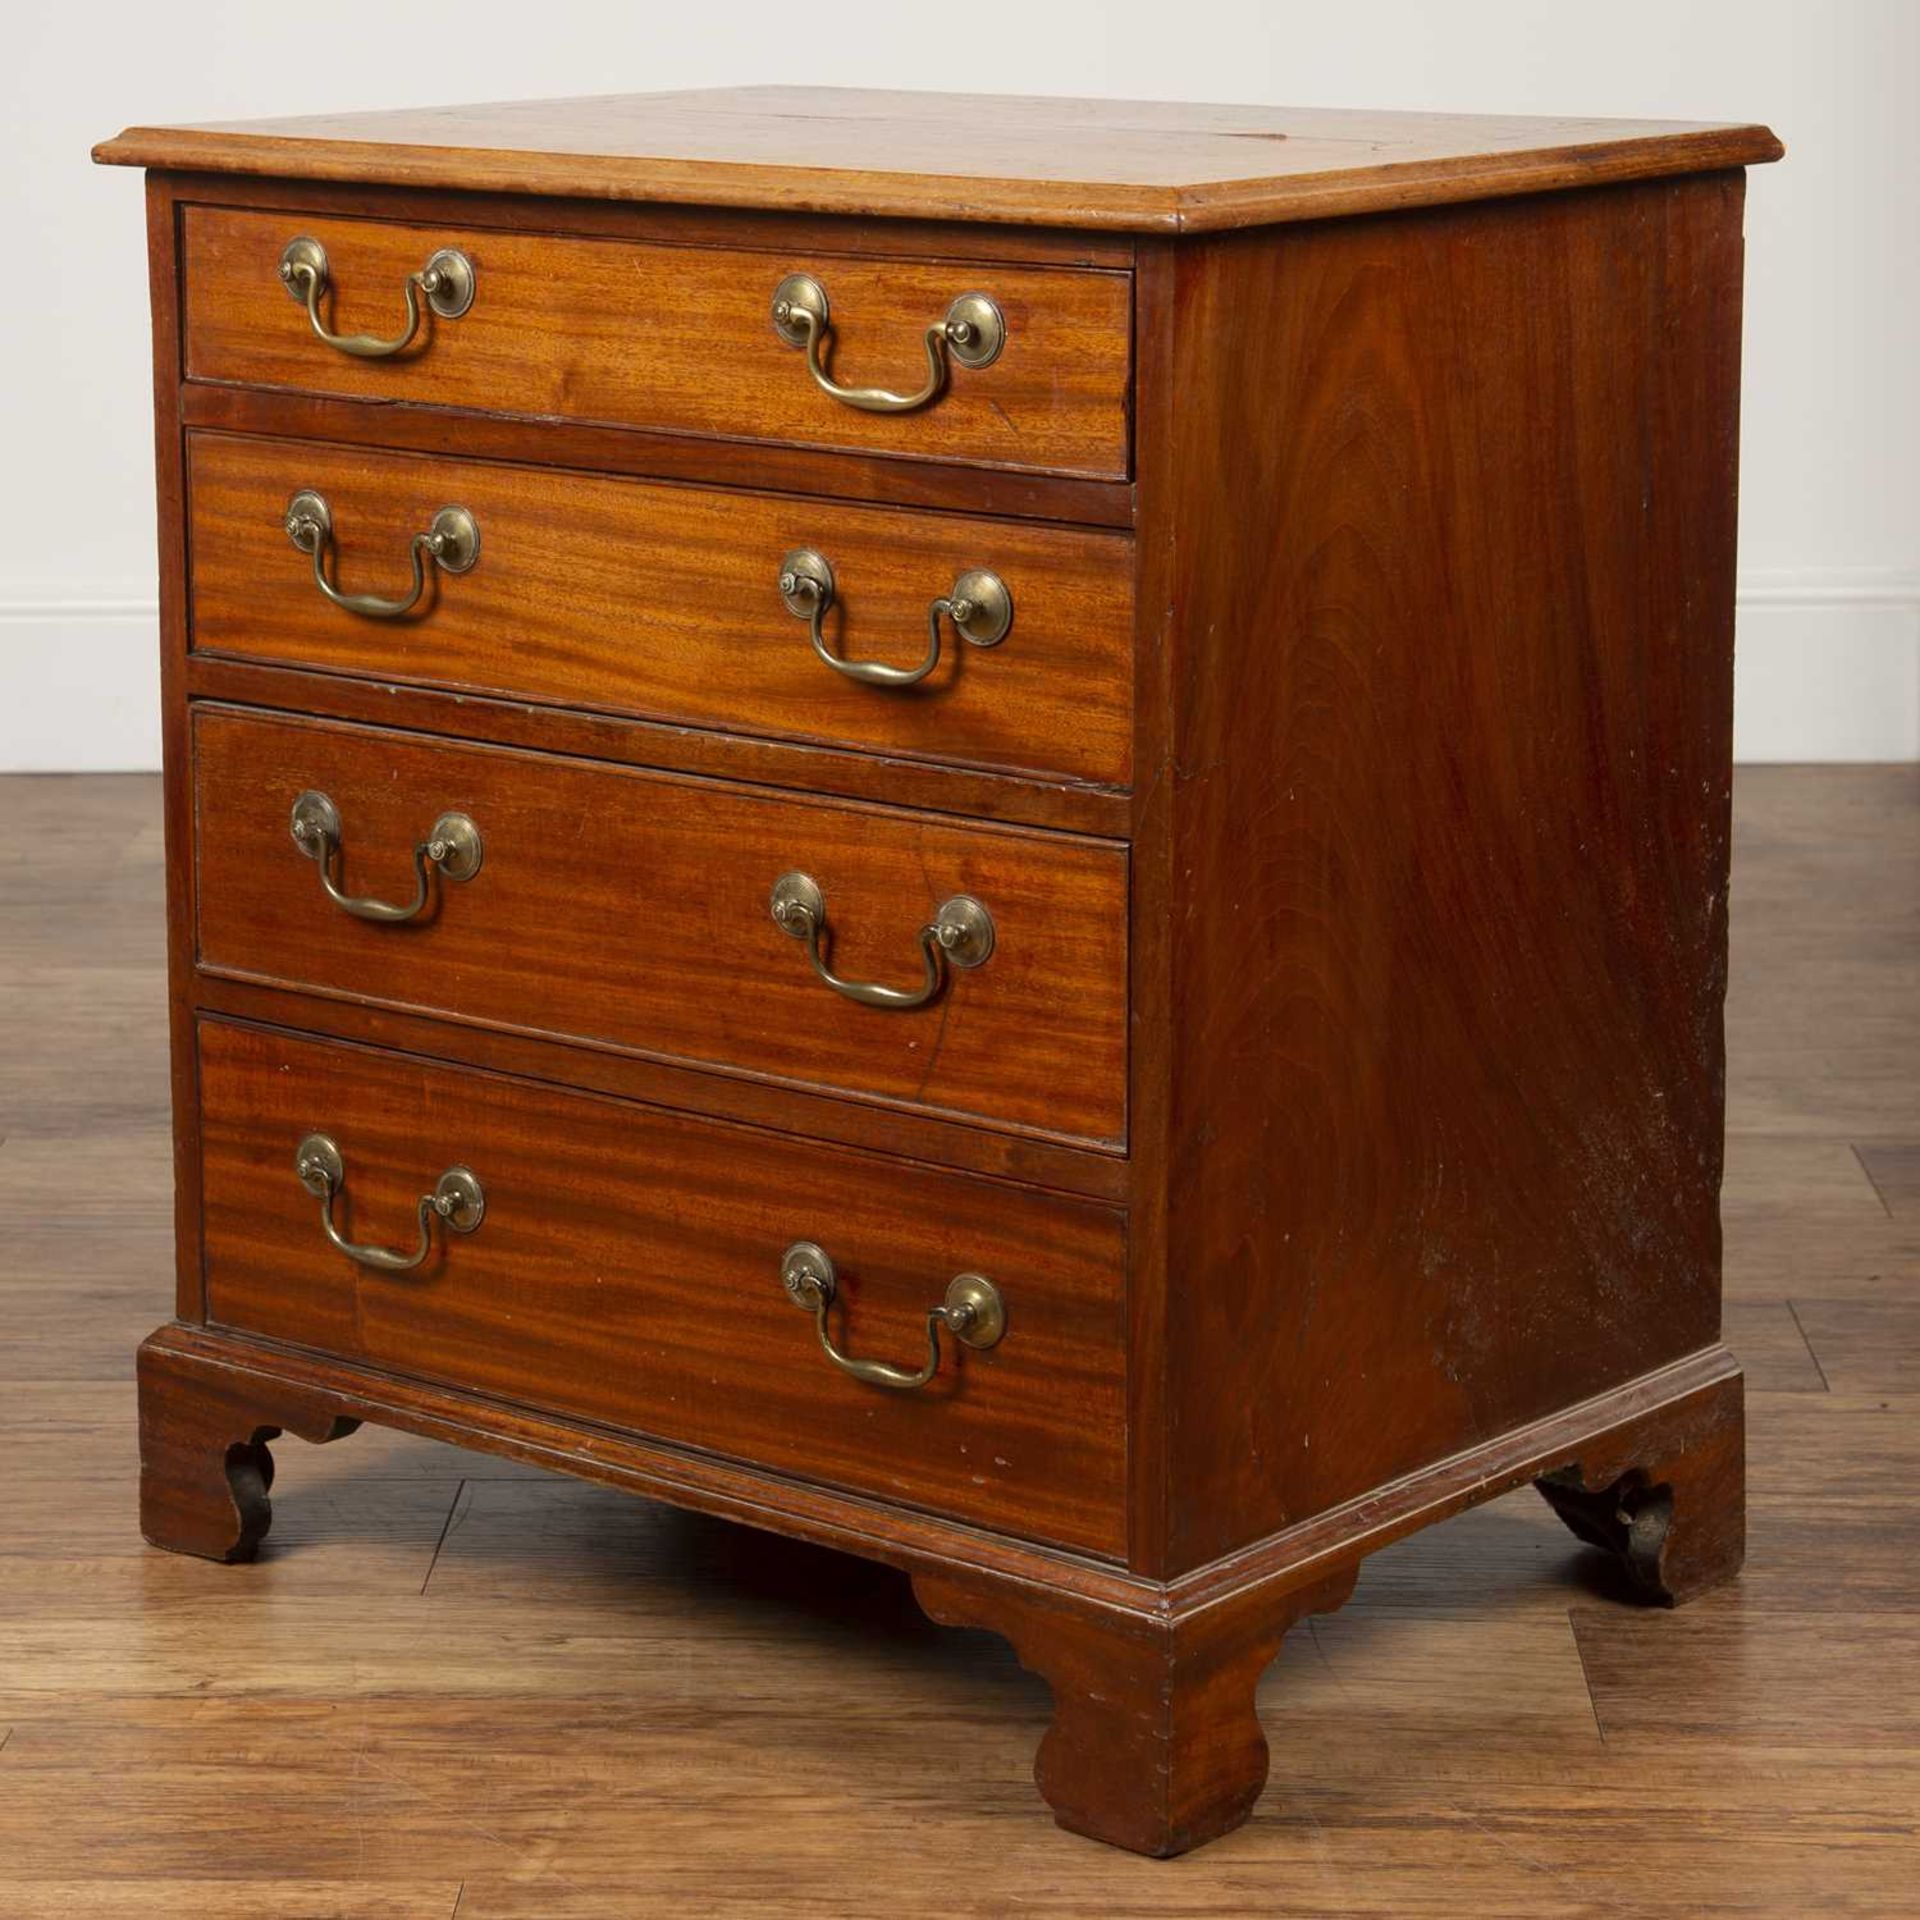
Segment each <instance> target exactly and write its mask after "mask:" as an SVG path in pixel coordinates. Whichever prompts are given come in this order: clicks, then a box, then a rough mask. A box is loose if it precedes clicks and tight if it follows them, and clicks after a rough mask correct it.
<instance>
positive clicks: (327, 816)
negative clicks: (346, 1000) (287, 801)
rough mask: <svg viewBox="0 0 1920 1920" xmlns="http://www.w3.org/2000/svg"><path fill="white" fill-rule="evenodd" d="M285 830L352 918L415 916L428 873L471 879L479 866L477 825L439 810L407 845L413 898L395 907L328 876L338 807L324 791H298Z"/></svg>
mask: <svg viewBox="0 0 1920 1920" xmlns="http://www.w3.org/2000/svg"><path fill="white" fill-rule="evenodd" d="M287 830H288V832H290V833H291V834H292V835H293V844H294V845H295V846H296V847H298V848H299V849H300V851H301V852H302V853H304V854H305V855H306V856H307V858H308V859H309V860H311V861H312V862H313V863H314V865H315V866H317V867H318V868H319V869H320V885H321V887H322V889H323V890H324V891H325V893H326V896H327V898H328V899H329V900H331V901H332V902H333V904H334V905H335V906H336V907H338V908H339V909H340V910H341V912H343V913H350V914H352V915H353V917H354V918H355V919H356V920H379V921H383V922H386V923H388V924H391V923H393V922H396V921H401V920H417V919H418V918H419V917H420V916H421V915H422V914H423V913H425V912H426V910H427V901H428V900H429V898H430V897H431V895H432V887H431V880H432V876H433V875H434V874H436V873H438V874H439V875H440V876H441V877H442V878H443V879H446V880H471V879H472V878H473V876H474V875H475V874H476V873H478V872H479V871H480V862H481V860H482V859H483V858H484V857H485V854H486V847H485V844H484V843H483V842H482V840H481V838H480V829H479V828H478V827H476V826H475V825H474V824H473V822H472V821H471V820H470V819H469V818H468V817H467V816H466V815H465V814H464V813H443V814H442V815H441V816H440V818H439V819H438V820H436V821H435V822H434V823H433V825H432V826H431V827H430V828H429V829H428V830H427V837H426V838H425V839H424V840H422V841H421V842H420V844H419V845H418V846H416V847H415V848H414V850H413V869H414V880H415V885H414V892H413V898H412V899H411V900H409V901H408V902H407V903H406V905H405V906H395V905H393V904H392V903H391V902H389V901H385V900H369V899H366V898H364V897H361V896H358V895H355V894H350V893H345V892H342V891H341V889H340V887H339V885H338V884H337V882H336V881H335V880H334V877H333V869H334V865H335V863H336V862H337V861H338V860H339V857H340V838H341V826H340V809H339V808H338V807H336V806H335V805H334V804H333V802H332V800H331V799H329V798H328V796H327V795H326V794H324V793H318V792H315V791H314V790H313V789H311V788H309V789H308V790H307V791H306V792H305V793H303V794H301V795H300V797H299V798H298V799H297V800H295V801H294V803H293V816H292V818H291V819H290V820H289V821H288V823H287Z"/></svg>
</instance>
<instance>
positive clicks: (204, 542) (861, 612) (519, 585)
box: [188, 434, 1133, 785]
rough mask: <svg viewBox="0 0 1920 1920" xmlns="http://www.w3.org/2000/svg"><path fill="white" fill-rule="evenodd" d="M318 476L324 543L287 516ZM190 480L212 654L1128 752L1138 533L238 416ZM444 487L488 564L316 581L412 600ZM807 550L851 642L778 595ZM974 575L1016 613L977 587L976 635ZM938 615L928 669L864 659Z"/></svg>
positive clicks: (1022, 748) (1057, 759)
mask: <svg viewBox="0 0 1920 1920" xmlns="http://www.w3.org/2000/svg"><path fill="white" fill-rule="evenodd" d="M306 495H311V496H314V497H317V498H318V499H319V500H321V501H323V502H324V503H325V516H326V524H327V526H328V527H329V532H328V534H327V536H326V538H325V541H324V544H323V549H322V551H321V552H320V553H319V554H318V555H317V556H315V555H314V554H312V553H311V551H310V550H309V551H303V550H302V549H301V548H300V547H298V546H296V545H295V544H294V542H293V540H292V539H291V538H290V537H289V533H288V524H289V518H290V515H289V503H290V502H292V501H293V500H295V499H296V498H298V497H301V496H306ZM188 502H189V524H190V529H191V534H192V554H193V644H194V646H195V648H196V649H197V650H200V651H203V652H209V653H217V654H223V655H229V656H233V657H236V658H240V659H249V660H265V661H271V662H274V663H275V664H279V665H287V666H299V667H307V668H318V669H320V670H322V671H327V672H337V673H349V674H357V675H361V676H365V677H370V678H373V679H377V680H382V681H409V682H412V683H414V684H416V685H422V686H440V687H452V688H458V689H471V690H474V691H477V692H484V693H500V694H505V695H509V696H517V697H522V698H528V699H533V700H539V701H546V702H552V703H554V704H557V705H565V706H578V707H589V708H594V709H597V710H600V711H603V712H613V713H631V714H641V715H645V716H646V717H648V718H650V719H659V720H667V721H678V722H683V723H690V724H692V725H694V726H698V727H714V728H721V729H725V730H727V731H731V732H739V733H749V734H759V735H763V736H767V737H786V738H797V739H806V740H818V741H823V742H829V743H831V744H833V745H836V746H847V747H853V748H858V749H864V750H867V751H872V752H883V753H904V754H912V755H915V756H917V757H922V758H926V759H930V760H944V761H951V762H955V763H957V764H962V765H968V766H979V767H993V768H1004V769H1009V770H1013V771H1033V772H1039V773H1046V774H1057V775H1060V776H1062V777H1064V778H1067V779H1072V780H1087V781H1097V782H1100V783H1103V784H1108V785H1121V784H1124V783H1125V781H1126V780H1127V777H1128V775H1129V772H1130V770H1131V745H1130V738H1131V727H1132V719H1133V708H1132V688H1133V548H1132V541H1131V539H1130V538H1129V537H1128V536H1126V535H1124V534H1116V533H1097V532H1092V531H1087V530H1081V529H1066V528H1058V527H1039V526H1032V525H1025V524H1022V523H1020V522H1018V521H1007V520H978V519H973V518H968V517H962V516H960V515H955V514H936V513H906V512H900V511H897V510H891V509H887V508H875V507H850V506H844V505H840V504H837V503H835V502H832V501H826V500H812V499H799V498H792V497H787V496H782V495H768V494H752V493H729V492H721V491H718V490H715V489H709V488H701V487H684V486H667V485H661V484H658V483H651V482H646V481H639V480H627V479H618V478H614V477H611V476H608V475H599V474H584V473H566V472H556V471H548V470H544V469H539V468H531V467H515V466H504V465H500V464H497V463H493V462H480V461H472V460H445V459H440V458H436V457H428V456H422V455H410V454H399V453H383V452H379V451H374V450H366V449H361V448H353V447H331V446H317V445H313V444H310V443H307V442H300V441H290V440H255V439H243V438H235V437H231V436H228V435H224V434H196V435H194V436H193V437H192V439H191V442H190V446H189V455H188ZM449 505H457V506H458V507H459V508H461V509H462V510H463V511H465V512H467V513H469V514H470V515H471V516H472V523H473V525H474V526H475V527H476V528H477V529H478V545H477V552H476V554H475V555H474V556H473V559H472V564H471V566H470V567H467V568H466V569H465V570H463V571H460V572H458V573H451V572H447V571H446V570H444V569H443V568H441V567H439V566H437V565H429V566H427V567H425V568H424V569H423V571H422V574H421V592H420V596H419V599H418V601H417V602H416V603H415V604H414V605H413V606H411V607H409V608H407V609H406V610H405V611H404V612H396V611H395V610H394V605H390V606H389V608H388V609H387V610H384V611H371V612H369V611H359V612H356V611H353V610H351V609H349V608H346V607H342V606H340V605H337V604H335V603H334V602H333V601H331V600H330V599H329V598H328V597H327V592H326V588H324V587H323V586H322V585H321V584H320V583H319V582H318V581H316V579H315V578H314V571H315V560H316V558H317V560H318V562H319V568H320V571H321V573H322V575H323V576H324V578H325V580H326V582H327V584H328V585H329V586H331V587H332V588H333V590H334V591H335V592H337V593H342V594H345V595H348V596H350V597H353V596H366V595H372V596H374V597H376V598H379V599H384V600H386V601H388V602H389V603H394V604H395V605H398V604H401V603H404V602H405V601H406V600H407V598H408V596H409V593H410V591H411V587H412V570H411V567H410V559H411V550H410V543H411V542H412V540H413V539H414V537H415V536H416V535H422V534H425V533H427V532H429V531H430V530H431V528H432V525H433V522H434V518H435V515H436V514H437V513H439V512H440V510H441V509H443V508H445V507H447V506H449ZM799 549H807V550H812V551H815V552H817V553H818V554H819V555H821V556H822V557H823V558H824V559H825V561H826V563H827V567H828V569H829V572H830V578H831V581H832V588H833V591H832V595H831V598H830V600H829V602H828V604H827V605H826V607H825V608H824V610H823V612H822V616H821V619H820V622H819V627H820V638H821V646H822V647H823V648H824V649H825V651H826V653H827V654H828V655H829V657H830V660H831V661H832V662H835V663H837V664H829V661H828V660H823V659H821V658H820V657H819V654H818V653H817V652H816V651H815V648H814V644H813V641H812V638H811V629H812V625H813V622H812V618H811V613H812V600H811V597H810V595H809V592H808V591H807V589H805V588H796V589H795V590H794V591H793V592H792V593H791V594H790V595H787V596H783V594H782V592H781V580H782V576H783V570H784V569H785V568H786V566H787V561H788V556H789V555H790V554H792V553H793V552H794V551H795V550H799ZM458 557H460V556H457V557H456V558H458ZM982 573H986V574H991V575H992V576H993V577H994V578H995V579H997V580H998V581H999V582H1000V583H1001V585H1002V586H1003V587H1004V589H1005V591H1006V596H1007V601H1008V604H1009V605H1010V608H1011V621H1010V624H1006V625H1005V629H1004V631H1003V632H1000V631H997V629H998V628H999V627H1000V625H1001V622H1000V621H999V620H997V619H996V618H994V612H995V610H994V609H993V608H992V607H991V606H989V605H987V604H986V601H985V599H984V598H983V599H982V604H981V607H980V610H979V611H978V612H976V613H975V614H974V615H973V616H971V617H970V618H968V619H967V630H968V632H967V636H965V637H963V634H962V631H961V629H960V627H959V625H958V624H957V622H956V618H955V615H954V612H953V610H952V608H951V606H950V605H947V606H944V607H941V608H939V609H938V610H936V604H935V603H936V602H948V603H950V602H951V601H952V600H953V599H954V598H955V597H956V594H955V589H956V588H957V587H965V586H966V585H968V584H969V583H970V580H971V579H972V578H973V577H977V576H978V575H980V574H982ZM978 591H980V589H978V588H976V592H978ZM987 591H988V592H990V591H991V590H990V589H988V590H987ZM960 597H964V594H963V595H962V596H960ZM936 637H937V640H938V653H937V657H936V658H935V659H934V661H933V664H932V666H931V668H930V670H929V671H928V672H927V673H926V675H925V677H924V678H922V679H920V680H918V681H916V682H915V683H914V684H912V685H910V686H909V685H903V684H899V683H898V682H896V683H895V684H892V685H883V684H875V683H874V680H873V678H872V676H871V674H869V673H867V670H868V669H869V668H870V667H872V666H874V665H876V664H877V665H878V666H879V667H881V668H882V669H886V670H899V671H901V672H913V671H915V670H917V669H918V668H919V667H920V666H922V665H923V664H925V662H926V660H927V658H928V656H929V654H930V653H931V652H932V651H933V644H932V643H933V641H934V639H935V638H936ZM863 674H866V676H867V677H865V678H863V677H861V676H862V675H863Z"/></svg>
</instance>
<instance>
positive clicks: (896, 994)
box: [768, 873, 995, 1008]
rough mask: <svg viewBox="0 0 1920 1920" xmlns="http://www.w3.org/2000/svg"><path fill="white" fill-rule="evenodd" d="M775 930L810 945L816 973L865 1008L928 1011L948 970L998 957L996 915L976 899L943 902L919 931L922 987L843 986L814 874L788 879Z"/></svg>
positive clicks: (776, 908) (775, 904)
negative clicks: (830, 953) (829, 953)
mask: <svg viewBox="0 0 1920 1920" xmlns="http://www.w3.org/2000/svg"><path fill="white" fill-rule="evenodd" d="M768 906H769V907H770V908H771V910H772V913H773V921H774V925H775V926H777V927H778V928H779V929H780V930H781V932H783V933H790V934H791V935H792V936H793V937H794V938H795V939H796V940H801V941H804V942H805V943H806V949H807V958H808V959H809V960H811V961H812V962H813V970H814V972H815V973H817V974H818V975H819V976H820V978H821V979H822V980H824V981H825V982H826V983H827V985H828V986H830V987H831V988H832V989H833V990H834V992H835V993H839V994H844V995H845V996H846V997H847V998H848V999H849V1000H854V1001H858V1002H859V1004H860V1005H861V1006H863V1007H894V1008H909V1007H924V1006H925V1005H926V1004H927V1002H928V1001H929V1000H931V999H932V998H933V997H934V995H935V994H937V993H938V992H939V991H940V988H941V986H942V984H943V982H944V981H945V978H946V969H947V968H948V967H961V968H971V967H981V966H985V965H986V963H987V961H988V960H989V959H991V958H992V956H993V944H994V939H995V932H994V925H993V915H992V914H990V913H989V912H988V911H987V909H986V908H985V907H984V906H983V905H982V904H981V903H980V902H979V901H978V900H976V899H974V898H973V896H972V895H971V894H966V893H957V894H955V895H954V896H953V898H952V899H950V900H943V901H941V903H940V905H939V906H938V907H937V908H936V909H935V910H934V915H933V918H932V919H931V920H929V921H928V922H927V924H926V925H925V926H924V927H922V928H921V929H920V956H921V959H922V961H923V962H924V964H925V967H926V977H925V978H924V979H923V980H922V981H921V983H920V985H919V986H917V987H888V986H882V985H880V984H879V983H878V982H875V981H868V980H842V979H841V978H840V977H839V975H838V974H836V973H835V972H834V971H833V969H832V968H831V967H830V966H829V965H828V964H827V958H826V955H825V954H824V953H823V952H822V950H821V949H822V945H823V943H824V942H825V940H826V939H827V897H826V895H825V894H824V893H822V892H821V891H820V883H819V882H818V881H817V880H815V879H814V878H813V877H812V876H811V875H810V874H805V873H783V874H782V875H781V876H780V878H779V879H778V880H776V881H775V882H774V883H773V894H772V897H771V898H770V900H769V901H768Z"/></svg>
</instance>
